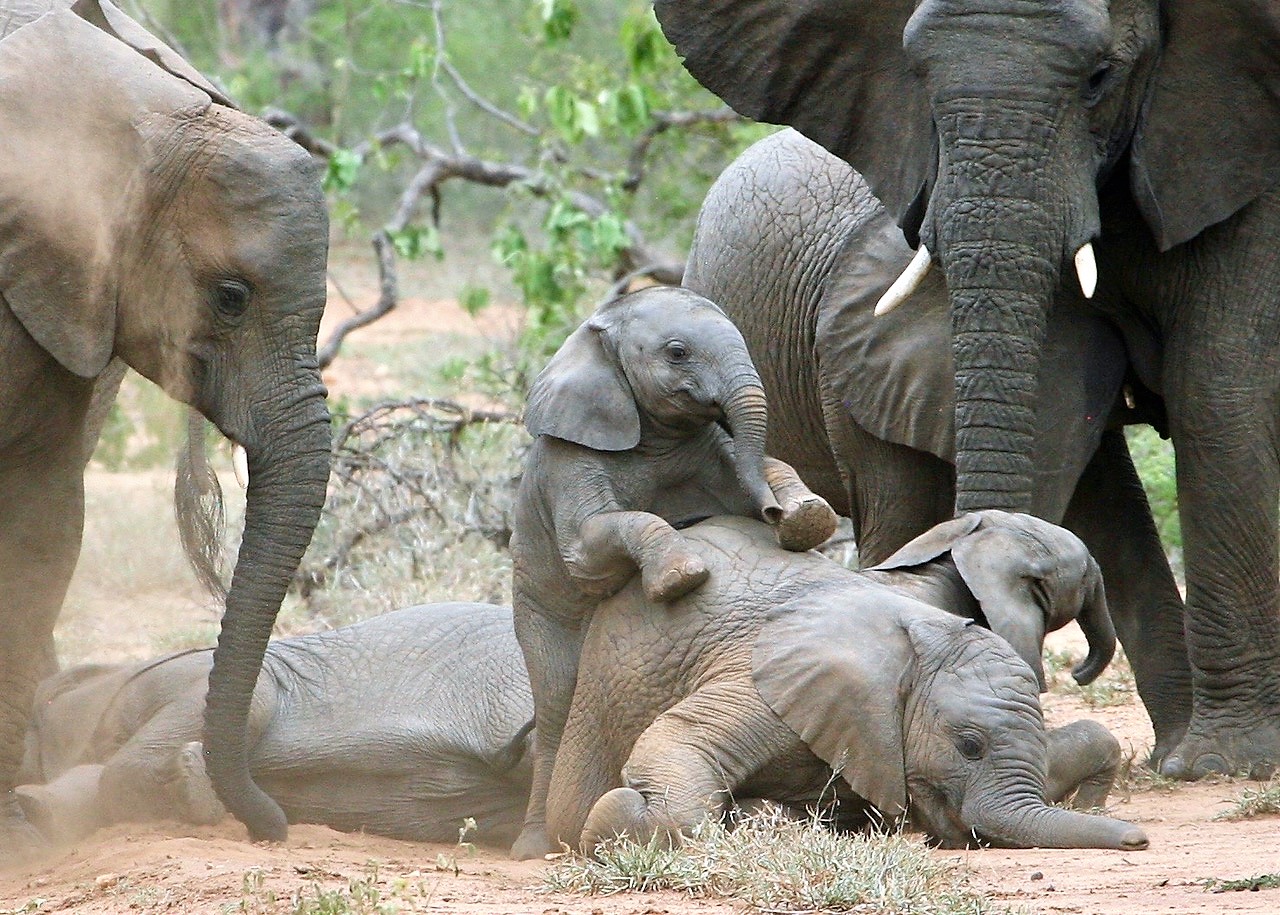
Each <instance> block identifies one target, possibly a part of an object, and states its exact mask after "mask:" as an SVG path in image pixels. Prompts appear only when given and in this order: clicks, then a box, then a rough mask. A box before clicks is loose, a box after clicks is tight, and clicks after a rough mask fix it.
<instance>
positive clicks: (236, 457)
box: [231, 445, 249, 489]
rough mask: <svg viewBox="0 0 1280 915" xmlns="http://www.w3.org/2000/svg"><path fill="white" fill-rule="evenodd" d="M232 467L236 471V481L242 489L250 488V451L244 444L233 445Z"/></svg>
mask: <svg viewBox="0 0 1280 915" xmlns="http://www.w3.org/2000/svg"><path fill="white" fill-rule="evenodd" d="M231 469H232V470H234V471H235V472H236V482H237V483H239V484H240V488H241V489H248V488H249V453H248V452H247V451H245V450H244V446H243V445H232V446H231Z"/></svg>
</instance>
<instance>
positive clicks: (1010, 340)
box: [656, 0, 1280, 777]
mask: <svg viewBox="0 0 1280 915" xmlns="http://www.w3.org/2000/svg"><path fill="white" fill-rule="evenodd" d="M656 7H657V11H658V16H659V19H660V20H661V21H662V25H663V27H664V29H665V31H666V33H667V36H668V37H669V38H670V39H671V40H672V41H673V43H674V44H675V45H676V48H677V49H678V50H679V52H680V53H681V54H682V55H684V56H685V58H686V64H687V66H688V67H689V69H690V70H691V72H693V73H694V75H695V76H697V77H698V78H699V79H700V80H701V81H702V82H703V83H704V84H705V85H707V86H708V87H709V88H711V89H712V90H713V91H715V92H716V93H718V94H719V95H721V96H722V97H723V98H725V99H726V100H727V101H728V102H729V103H730V104H732V105H733V106H735V107H736V108H737V109H738V110H739V111H741V112H743V113H744V114H747V115H749V116H751V117H754V118H757V119H760V120H764V121H771V122H776V123H786V124H790V125H792V126H794V127H796V128H797V129H799V130H800V131H801V132H803V133H804V134H806V135H807V136H809V137H810V138H812V139H814V140H815V141H817V142H819V143H820V144H822V145H823V146H825V147H826V148H827V149H829V150H831V151H832V152H833V153H835V154H836V155H838V156H840V157H841V158H843V159H845V160H846V161H848V162H849V163H850V164H851V165H853V166H854V167H855V168H856V169H858V170H859V171H860V172H862V173H863V174H864V175H865V176H866V178H867V181H868V183H869V185H870V187H871V189H872V190H873V191H874V193H875V195H876V196H877V197H878V198H879V199H880V200H881V201H883V203H884V206H885V208H886V209H887V210H888V212H889V213H890V214H891V215H892V216H893V217H894V219H895V220H897V221H898V223H899V224H900V225H901V226H902V228H903V230H904V232H905V234H906V237H907V239H908V240H909V242H910V243H911V244H912V245H913V246H916V245H918V246H919V247H918V255H919V258H918V261H917V264H918V266H924V265H926V264H928V263H930V262H931V261H932V260H934V259H936V260H937V261H938V262H939V263H940V265H941V267H942V270H943V274H944V276H945V279H946V285H947V289H948V294H949V297H950V315H951V340H952V347H953V353H954V357H955V374H954V388H955V430H956V432H955V461H956V507H957V508H958V509H960V510H967V509H973V508H991V507H994V508H1007V509H1026V508H1030V507H1032V505H1033V496H1034V453H1035V428H1036V423H1035V415H1034V414H1035V396H1036V391H1037V388H1038V386H1039V385H1040V384H1041V383H1042V381H1043V382H1044V383H1045V384H1046V385H1047V384H1048V383H1050V381H1049V380H1048V375H1047V374H1046V373H1045V372H1044V371H1043V366H1042V354H1043V349H1044V340H1045V326H1046V316H1047V314H1048V313H1049V312H1050V309H1051V306H1055V303H1059V302H1061V301H1063V300H1064V299H1069V298H1072V297H1075V296H1077V295H1079V294H1080V293H1083V294H1084V295H1085V296H1090V295H1093V304H1094V307H1095V308H1096V309H1097V310H1098V311H1099V312H1100V313H1102V314H1106V315H1108V316H1110V317H1111V318H1112V319H1113V320H1114V321H1115V322H1116V324H1117V326H1118V327H1119V328H1120V330H1121V332H1122V333H1123V336H1124V340H1125V344H1126V347H1127V348H1128V351H1129V353H1130V354H1131V356H1132V357H1133V362H1134V366H1135V369H1136V371H1137V373H1138V375H1139V377H1140V378H1141V380H1142V381H1143V383H1144V384H1145V385H1146V386H1147V387H1148V388H1150V389H1151V390H1153V391H1155V392H1156V393H1157V394H1159V395H1160V396H1161V397H1163V399H1164V403H1165V406H1166V408H1167V411H1168V417H1169V431H1170V433H1171V435H1172V438H1173V443H1174V448H1175V450H1176V453H1177V459H1178V489H1179V499H1180V503H1181V512H1182V522H1183V537H1184V551H1185V552H1184V555H1185V558H1186V565H1187V608H1186V634H1187V647H1188V652H1189V656H1190V665H1191V669H1192V671H1193V682H1192V691H1193V701H1192V712H1191V717H1190V721H1189V725H1188V728H1187V731H1186V735H1185V737H1184V738H1183V739H1182V740H1181V741H1180V742H1179V743H1178V745H1177V746H1176V747H1175V748H1174V749H1173V750H1172V751H1171V752H1170V753H1169V755H1168V756H1167V757H1166V758H1165V759H1164V761H1163V764H1162V765H1163V770H1164V771H1165V772H1166V773H1167V774H1171V775H1178V776H1186V777H1194V776H1196V775H1199V774H1201V773H1205V772H1212V771H1230V772H1236V771H1254V772H1265V771H1269V770H1271V769H1273V768H1274V767H1275V765H1276V764H1277V763H1278V762H1280V594H1278V593H1277V592H1278V590H1280V583H1278V582H1280V569H1278V568H1277V565H1278V560H1277V552H1278V548H1280V542H1278V537H1277V505H1278V504H1280V451H1278V448H1277V446H1278V445H1280V441H1278V440H1277V434H1278V433H1277V423H1276V419H1277V410H1276V399H1277V396H1278V394H1280V390H1278V388H1277V385H1280V372H1278V371H1277V366H1276V355H1277V349H1278V348H1277V340H1278V338H1280V302H1278V301H1277V299H1278V297H1280V260H1277V259H1276V258H1275V256H1274V249H1275V245H1276V241H1277V238H1280V192H1277V190H1276V188H1275V184H1276V181H1277V179H1280V10H1278V9H1277V7H1276V6H1275V4H1274V3H1271V2H1269V0H1222V2H1219V3H1212V4H1207V3H1197V2H1194V0H1167V2H1162V3H1157V2H1156V0H1115V2H1112V3H1110V4H1105V5H1104V4H1098V3H1094V2H1090V0H1048V2H1044V3H1035V4H1029V3H1025V2H1022V0H963V2H962V0H924V2H917V0H887V2H880V0H876V2H871V0H813V2H807V3H788V2H784V0H657V3H656ZM1091 241H1092V242H1096V247H1097V252H1098V254H1097V256H1096V263H1095V255H1094V248H1093V246H1092V245H1091V244H1090V242H1091ZM1073 261H1074V263H1075V266H1076V271H1072V270H1071V269H1070V265H1071V264H1072V262H1073ZM1064 273H1065V274H1066V277H1067V278H1066V279H1064ZM1073 273H1078V274H1079V280H1078V281H1077V279H1076V277H1075V276H1074V275H1073ZM1095 284H1096V293H1095Z"/></svg>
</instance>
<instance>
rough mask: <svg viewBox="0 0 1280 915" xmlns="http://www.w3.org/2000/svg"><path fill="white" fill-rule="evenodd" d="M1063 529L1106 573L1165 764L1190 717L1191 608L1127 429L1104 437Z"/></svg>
mask: <svg viewBox="0 0 1280 915" xmlns="http://www.w3.org/2000/svg"><path fill="white" fill-rule="evenodd" d="M1063 526H1064V527H1067V528H1069V529H1070V530H1072V531H1074V532H1075V533H1076V535H1077V536H1079V537H1080V539H1081V540H1082V541H1084V544H1085V546H1087V547H1088V548H1089V552H1090V553H1092V554H1093V556H1094V558H1095V559H1097V561H1098V565H1099V566H1100V567H1101V569H1102V577H1103V580H1104V581H1105V582H1106V589H1107V605H1108V607H1109V608H1110V610H1111V618H1112V619H1113V620H1114V621H1115V627H1116V635H1117V636H1118V637H1119V639H1120V644H1121V645H1123V646H1124V648H1125V652H1126V654H1127V656H1128V658H1129V664H1130V666H1131V667H1132V668H1133V677H1134V681H1135V682H1136V684H1137V687H1138V695H1139V696H1140V697H1141V698H1142V702H1143V705H1145V706H1146V709H1147V714H1148V715H1149V716H1150V717H1151V724H1152V727H1153V729H1154V731H1155V739H1156V745H1155V748H1154V749H1153V751H1152V753H1151V760H1150V762H1151V765H1153V766H1158V765H1159V764H1160V763H1161V761H1162V760H1163V759H1164V758H1165V756H1166V755H1167V754H1168V753H1169V751H1170V750H1172V749H1173V748H1174V747H1175V746H1176V745H1177V743H1178V741H1179V740H1181V739H1182V736H1183V734H1184V733H1185V732H1186V730H1187V722H1188V721H1189V720H1190V719H1191V666H1190V664H1189V663H1188V661H1187V643H1186V636H1185V634H1184V632H1183V617H1184V613H1185V608H1184V607H1183V603H1182V595H1181V594H1179V593H1178V585H1177V582H1176V581H1174V578H1173V572H1172V571H1171V570H1170V568H1169V562H1168V560H1167V558H1166V557H1165V554H1164V548H1163V547H1162V546H1161V543H1160V536H1159V534H1158V533H1157V532H1156V528H1155V522H1154V521H1153V520H1152V518H1151V507H1150V505H1149V504H1148V503H1147V496H1146V492H1145V491H1144V490H1143V488H1142V482H1141V480H1139V478H1138V474H1137V471H1136V470H1135V469H1134V466H1133V460H1132V458H1131V457H1130V456H1129V446H1128V444H1127V443H1126V441H1125V437H1124V433H1123V432H1122V431H1120V430H1118V429H1116V430H1111V431H1108V432H1106V433H1105V434H1104V435H1103V437H1102V442H1101V444H1100V445H1099V447H1098V451H1097V453H1096V454H1095V455H1094V457H1093V460H1092V461H1090V463H1089V465H1088V467H1086V468H1085V472H1084V474H1083V476H1081V478H1080V482H1079V484H1078V485H1077V486H1076V491H1075V494H1074V495H1073V496H1072V499H1071V503H1070V505H1069V506H1068V507H1067V513H1066V516H1065V518H1064V519H1063Z"/></svg>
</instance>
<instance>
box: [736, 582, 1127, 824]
mask: <svg viewBox="0 0 1280 915" xmlns="http://www.w3.org/2000/svg"><path fill="white" fill-rule="evenodd" d="M849 596H850V595H846V599H845V600H839V601H833V594H832V593H830V592H827V591H826V590H825V589H818V590H815V591H813V592H810V593H809V594H806V595H804V596H803V597H800V598H797V599H795V600H792V601H791V602H789V603H788V604H785V605H783V606H781V607H779V608H777V609H776V610H775V611H773V612H772V613H771V614H770V619H769V622H767V623H766V625H765V626H764V627H763V629H762V630H761V632H760V635H759V638H758V639H757V641H756V645H755V649H754V656H753V679H754V681H755V685H756V688H757V689H758V690H759V692H760V695H761V697H762V698H763V699H764V700H765V702H766V703H767V704H768V705H769V706H770V707H771V708H772V709H773V711H774V712H775V713H776V714H777V715H778V716H779V717H781V718H782V720H783V721H785V722H786V723H787V724H788V725H789V726H790V727H791V728H792V729H793V730H794V731H795V732H796V733H797V734H799V735H800V737H801V739H802V740H803V741H804V742H805V743H806V744H807V745H808V747H809V748H810V749H811V750H812V751H813V752H814V753H815V754H816V755H817V756H818V757H820V758H821V759H822V760H824V761H825V762H827V763H828V764H829V765H831V766H832V767H833V768H835V769H836V770H838V771H839V773H840V775H841V777H842V778H843V779H844V780H845V781H846V782H847V783H848V784H849V786H850V787H851V788H852V789H853V790H854V791H855V792H856V793H857V794H858V795H859V796H860V797H862V798H864V799H865V800H867V801H868V802H869V803H870V804H872V805H873V806H874V807H875V808H876V809H877V810H878V811H880V813H881V814H882V815H884V816H886V817H889V818H894V817H898V816H900V815H903V814H906V815H907V816H909V817H910V819H911V820H912V822H913V823H914V824H915V825H916V826H918V827H919V828H921V829H923V830H924V831H926V832H928V833H929V834H930V835H931V836H933V837H934V838H935V839H937V840H939V841H940V842H943V843H944V844H948V845H953V846H960V845H967V844H970V843H972V842H975V841H977V842H983V843H989V844H995V845H1002V846H1011V847H1030V846H1044V847H1060V848H1067V847H1089V848H1133V849H1138V848H1145V847H1146V845H1147V839H1146V836H1145V835H1144V834H1143V832H1142V831H1141V830H1140V829H1138V828H1137V827H1134V826H1131V825H1130V824H1128V823H1124V822H1122V821H1119V820H1113V819H1110V818H1108V817H1101V816H1092V815H1087V814H1081V813H1077V812H1074V811H1068V810H1065V809H1062V808H1058V807H1053V806H1051V805H1049V804H1048V803H1047V802H1046V800H1045V783H1046V777H1047V762H1046V757H1047V754H1046V747H1047V744H1046V736H1045V729H1044V721H1043V718H1042V716H1041V712H1040V703H1039V698H1038V689H1037V684H1036V680H1035V677H1034V676H1033V675H1032V673H1031V670H1030V669H1029V668H1028V667H1027V665H1026V664H1025V663H1023V661H1022V660H1021V659H1020V658H1019V657H1018V656H1017V655H1016V654H1014V652H1013V650H1012V649H1011V648H1010V647H1009V646H1008V644H1007V643H1005V641H1004V640H1003V639H1001V638H1000V637H999V636H997V635H995V634H994V633H992V632H990V631H988V630H986V629H983V628H982V627H980V626H977V625H975V624H973V623H972V621H969V620H964V619H961V618H959V617H953V616H949V615H946V614H942V613H931V612H927V611H928V610H929V609H930V608H923V610H922V608H921V607H920V605H919V604H917V603H916V602H914V601H908V600H905V599H904V600H903V602H902V604H901V606H896V607H894V608H893V610H892V611H891V612H887V613H866V612H858V609H857V608H855V607H850V606H848V598H849ZM890 603H891V602H890V601H886V600H882V601H881V604H882V606H888V605H889V604H890ZM868 646H872V647H870V648H869V647H868Z"/></svg>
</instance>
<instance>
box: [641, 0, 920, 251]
mask: <svg viewBox="0 0 1280 915" xmlns="http://www.w3.org/2000/svg"><path fill="white" fill-rule="evenodd" d="M915 7H916V2H915V0H656V2H655V3H654V10H655V12H656V13H657V15H658V21H659V22H660V23H661V24H662V30H663V32H665V33H666V36H667V39H668V40H669V41H670V42H671V43H672V44H673V45H675V47H676V50H677V51H678V52H679V53H680V55H681V56H682V57H683V58H684V64H685V66H686V67H687V68H688V70H689V72H690V73H692V74H693V76H694V77H695V78H696V79H697V80H698V81H699V82H700V83H702V85H704V86H706V87H707V88H708V89H710V90H711V91H712V92H714V93H715V94H716V95H718V96H720V98H722V99H724V100H725V101H726V102H727V103H728V104H729V105H730V106H731V107H732V108H733V109H734V110H736V111H737V112H739V113H740V114H743V115H746V116H747V117H749V118H754V119H755V120H757V121H766V122H768V123H771V124H789V125H790V126H792V127H794V128H796V129H797V130H799V131H800V132H801V133H803V134H804V135H805V136H807V137H809V138H810V139H811V140H813V141H814V142H816V143H819V144H821V145H822V146H825V147H826V148H827V149H829V150H831V152H833V153H835V154H836V155H837V156H839V157H840V158H842V159H844V160H845V161H846V162H848V163H849V164H851V165H852V166H853V167H854V168H856V169H857V170H858V171H860V172H862V174H863V175H865V176H866V178H867V181H868V182H869V183H870V185H871V188H872V190H874V191H875V194H876V196H877V197H879V198H880V200H881V201H883V202H884V205H885V207H886V208H887V209H888V210H889V212H890V213H892V214H893V216H894V218H895V219H897V220H898V221H899V223H902V224H904V226H909V227H908V234H913V233H914V231H915V228H916V227H917V226H918V225H919V220H920V218H921V215H922V213H923V202H924V188H925V185H926V183H929V182H931V180H932V174H933V170H934V168H935V167H936V158H937V157H936V152H935V146H934V137H933V121H932V118H931V117H930V114H929V107H928V100H927V98H926V97H925V94H924V91H923V88H922V86H921V85H920V83H919V80H918V78H917V77H916V76H915V75H914V74H913V73H912V72H911V69H910V65H909V63H908V61H907V56H906V54H905V53H904V52H903V49H902V33H903V29H904V27H905V26H906V24H907V20H908V19H909V18H910V16H911V14H912V13H913V12H914V11H915Z"/></svg>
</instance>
